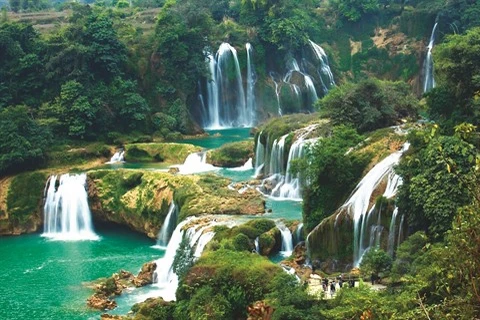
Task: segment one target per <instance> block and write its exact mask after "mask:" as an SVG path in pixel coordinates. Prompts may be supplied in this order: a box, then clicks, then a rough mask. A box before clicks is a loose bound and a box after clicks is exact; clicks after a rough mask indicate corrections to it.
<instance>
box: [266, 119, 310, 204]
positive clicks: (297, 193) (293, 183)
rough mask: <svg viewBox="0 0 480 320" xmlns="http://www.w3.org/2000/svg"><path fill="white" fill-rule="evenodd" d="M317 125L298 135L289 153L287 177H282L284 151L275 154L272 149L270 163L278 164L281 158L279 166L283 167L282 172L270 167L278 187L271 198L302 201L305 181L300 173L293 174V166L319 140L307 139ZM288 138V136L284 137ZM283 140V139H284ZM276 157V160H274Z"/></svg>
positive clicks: (305, 129)
mask: <svg viewBox="0 0 480 320" xmlns="http://www.w3.org/2000/svg"><path fill="white" fill-rule="evenodd" d="M317 127H318V125H317V124H313V125H310V126H308V127H306V128H304V129H301V131H300V133H297V135H298V137H297V140H295V141H294V142H293V144H292V145H291V147H290V150H289V153H288V160H287V168H286V174H285V176H283V175H282V172H283V165H284V164H283V149H282V151H281V153H280V154H279V153H278V152H274V150H273V148H272V155H271V158H270V162H271V163H272V161H273V162H277V161H278V160H277V159H275V158H280V159H279V160H280V161H281V163H280V164H278V166H280V165H281V166H282V167H281V170H279V169H278V168H275V171H274V172H272V167H270V173H271V174H273V175H274V176H275V181H276V185H275V187H274V188H273V190H272V192H271V196H272V197H275V198H279V199H284V200H286V199H288V200H296V201H301V200H302V185H303V184H304V181H302V178H301V176H300V173H296V174H292V172H291V169H292V168H291V166H292V163H293V162H294V161H296V160H298V159H301V158H303V157H304V156H305V153H306V150H307V146H309V145H311V144H313V143H315V142H316V141H317V138H313V139H305V138H306V137H307V136H308V135H309V134H310V133H311V132H312V131H313V130H315V128H317ZM284 137H286V136H284ZM282 138H283V137H282ZM274 144H275V143H274ZM274 157H275V158H274Z"/></svg>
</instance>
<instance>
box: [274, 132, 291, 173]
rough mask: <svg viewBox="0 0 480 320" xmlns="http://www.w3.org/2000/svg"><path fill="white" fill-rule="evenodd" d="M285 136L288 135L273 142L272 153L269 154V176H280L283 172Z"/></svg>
mask: <svg viewBox="0 0 480 320" xmlns="http://www.w3.org/2000/svg"><path fill="white" fill-rule="evenodd" d="M287 136H288V134H286V135H284V136H281V137H280V139H275V140H274V141H273V145H272V152H271V153H270V167H269V170H270V175H274V174H281V173H282V172H284V170H285V160H284V153H285V139H286V138H287Z"/></svg>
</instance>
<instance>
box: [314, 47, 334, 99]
mask: <svg viewBox="0 0 480 320" xmlns="http://www.w3.org/2000/svg"><path fill="white" fill-rule="evenodd" d="M308 42H309V43H310V46H311V47H312V49H313V52H314V53H315V56H316V57H317V59H318V61H319V62H320V67H319V69H318V70H317V72H318V75H319V77H320V81H321V82H322V83H323V86H324V90H326V92H324V94H326V93H327V92H328V90H329V89H331V88H332V87H334V86H335V80H334V79H333V73H332V70H331V69H330V65H329V64H328V57H327V54H326V53H325V50H323V48H322V47H320V46H319V45H318V44H316V43H315V42H313V41H312V40H308Z"/></svg>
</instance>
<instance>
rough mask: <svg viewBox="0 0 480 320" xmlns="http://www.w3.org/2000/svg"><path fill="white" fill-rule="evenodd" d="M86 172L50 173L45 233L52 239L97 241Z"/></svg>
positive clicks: (44, 209)
mask: <svg viewBox="0 0 480 320" xmlns="http://www.w3.org/2000/svg"><path fill="white" fill-rule="evenodd" d="M86 181H87V175H86V174H85V173H82V174H64V175H61V176H60V178H59V184H58V189H56V184H57V176H51V177H50V179H49V181H48V182H47V183H48V184H49V185H48V189H47V194H46V199H45V206H44V208H43V212H44V217H45V218H44V231H43V234H42V236H43V237H47V238H51V239H53V240H66V241H76V240H98V239H99V237H98V236H97V235H96V234H95V232H94V231H93V227H92V218H91V213H90V208H89V207H88V196H87V190H86Z"/></svg>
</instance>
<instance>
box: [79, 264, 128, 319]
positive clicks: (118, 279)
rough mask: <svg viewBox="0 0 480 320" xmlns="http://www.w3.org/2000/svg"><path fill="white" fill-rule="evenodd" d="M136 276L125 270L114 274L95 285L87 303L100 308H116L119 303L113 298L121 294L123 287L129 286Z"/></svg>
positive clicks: (91, 306) (94, 307)
mask: <svg viewBox="0 0 480 320" xmlns="http://www.w3.org/2000/svg"><path fill="white" fill-rule="evenodd" d="M134 278H135V277H134V275H133V274H132V273H131V272H128V271H125V270H120V271H119V272H118V273H114V274H112V276H111V277H109V278H107V279H105V280H104V281H101V282H100V283H98V284H96V285H95V287H94V290H95V293H94V294H93V295H92V296H91V297H90V298H88V299H87V305H88V306H89V307H90V308H93V309H98V310H112V309H114V308H116V307H117V303H116V302H115V301H114V300H112V299H111V298H112V297H114V296H118V295H121V294H122V292H123V289H125V288H127V287H128V285H129V284H130V283H131V282H133V280H134Z"/></svg>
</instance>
